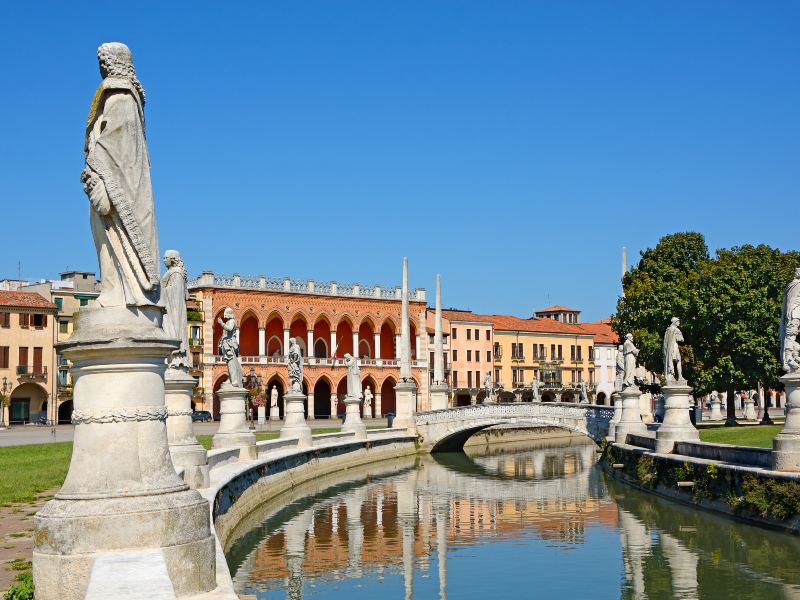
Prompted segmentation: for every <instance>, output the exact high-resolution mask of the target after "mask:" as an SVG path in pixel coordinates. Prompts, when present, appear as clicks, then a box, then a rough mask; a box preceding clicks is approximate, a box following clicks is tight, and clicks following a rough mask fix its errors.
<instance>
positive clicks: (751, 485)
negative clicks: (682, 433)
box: [601, 443, 800, 534]
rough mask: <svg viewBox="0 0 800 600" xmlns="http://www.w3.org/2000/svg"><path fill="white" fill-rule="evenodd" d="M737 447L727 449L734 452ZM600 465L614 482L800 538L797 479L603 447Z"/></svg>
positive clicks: (689, 458) (616, 446)
mask: <svg viewBox="0 0 800 600" xmlns="http://www.w3.org/2000/svg"><path fill="white" fill-rule="evenodd" d="M735 449H736V447H731V451H732V452H734V451H735ZM601 465H602V467H603V470H604V471H605V472H606V473H607V474H609V475H610V476H611V477H613V478H614V479H616V480H617V481H621V482H623V483H625V484H627V485H630V486H633V487H635V488H638V489H640V490H643V491H646V492H649V493H653V494H656V495H659V496H662V497H665V498H669V499H672V500H676V501H678V502H681V503H684V504H690V505H693V506H696V507H700V508H703V509H706V510H710V511H714V512H718V513H722V514H725V515H728V516H730V517H733V518H735V519H739V520H742V521H746V522H749V523H753V524H757V525H761V526H766V527H770V528H773V529H780V530H784V531H787V532H790V533H793V534H800V474H798V473H786V472H778V471H771V470H768V469H765V468H761V467H755V466H747V465H738V464H731V463H730V462H720V461H715V460H707V459H703V458H696V457H693V456H685V455H680V454H657V453H655V452H653V451H652V450H650V449H648V448H643V447H639V446H631V445H628V444H616V443H604V444H603V445H602V458H601Z"/></svg>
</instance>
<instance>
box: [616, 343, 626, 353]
mask: <svg viewBox="0 0 800 600" xmlns="http://www.w3.org/2000/svg"><path fill="white" fill-rule="evenodd" d="M617 350H619V351H620V352H622V351H623V350H625V347H624V346H623V345H622V344H620V345H619V346H617Z"/></svg>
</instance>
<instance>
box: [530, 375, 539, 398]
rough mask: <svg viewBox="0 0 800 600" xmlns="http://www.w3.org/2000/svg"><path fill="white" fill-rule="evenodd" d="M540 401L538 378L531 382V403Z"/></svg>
mask: <svg viewBox="0 0 800 600" xmlns="http://www.w3.org/2000/svg"><path fill="white" fill-rule="evenodd" d="M538 401H539V382H538V381H537V379H536V377H534V378H533V381H531V402H538Z"/></svg>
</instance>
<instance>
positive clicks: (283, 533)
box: [226, 438, 800, 600]
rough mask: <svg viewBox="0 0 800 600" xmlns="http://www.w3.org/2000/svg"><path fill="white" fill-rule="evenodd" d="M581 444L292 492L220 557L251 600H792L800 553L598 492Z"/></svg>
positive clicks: (425, 465)
mask: <svg viewBox="0 0 800 600" xmlns="http://www.w3.org/2000/svg"><path fill="white" fill-rule="evenodd" d="M595 448H596V447H595V446H594V444H591V443H586V444H581V443H579V444H577V445H576V444H575V440H574V438H573V439H572V440H571V441H570V440H563V441H560V442H559V441H557V440H548V441H542V442H541V443H537V442H528V443H525V444H524V445H520V444H515V445H513V446H512V445H504V446H494V447H492V448H491V450H488V449H484V450H482V451H474V450H472V451H470V452H469V454H462V453H447V454H438V455H432V456H427V455H426V456H414V457H410V458H407V459H400V460H394V461H388V462H383V463H380V464H375V465H370V466H368V467H361V468H356V469H351V470H348V471H345V472H343V473H339V474H336V475H333V476H329V477H324V478H320V479H318V480H316V481H314V482H310V483H309V484H306V485H304V486H300V487H298V488H297V489H295V490H294V492H292V493H291V494H287V495H284V496H282V497H280V498H277V499H276V500H275V501H273V502H270V503H268V504H265V505H264V506H262V507H261V508H260V509H259V510H257V511H256V512H254V513H253V514H251V515H250V516H249V517H248V518H247V519H245V521H243V522H242V523H241V524H240V526H239V529H238V530H237V531H236V535H235V541H234V542H233V543H232V545H231V547H230V548H227V549H226V557H227V560H228V564H229V566H230V569H231V574H232V575H233V578H234V583H235V587H236V591H237V592H238V593H239V594H240V595H243V596H245V597H250V598H258V599H265V598H269V599H273V598H275V599H277V598H320V599H322V598H327V599H347V600H357V599H362V598H364V599H367V598H369V599H370V600H374V599H377V598H380V599H384V598H386V599H389V598H400V599H403V598H406V599H408V598H416V599H429V598H430V599H435V598H441V599H444V598H448V597H449V598H450V599H451V600H461V599H463V598H480V599H498V600H499V599H505V598H554V599H557V600H565V599H568V598H591V599H602V598H613V599H628V598H631V599H638V598H725V599H731V598H732V599H734V600H745V599H748V600H749V599H761V598H764V599H766V598H796V599H800V540H798V539H797V538H796V537H793V536H790V535H788V534H783V533H778V532H773V531H768V530H764V529H761V528H756V527H752V526H748V525H744V524H739V523H736V522H733V521H731V520H729V519H724V518H722V517H718V516H716V515H713V514H710V513H707V512H702V511H697V510H694V509H692V508H691V507H686V506H682V505H678V504H674V503H672V502H669V501H666V500H662V499H659V498H655V497H652V496H650V495H647V494H643V493H640V492H637V491H634V490H631V489H630V488H627V487H625V486H622V485H620V484H618V483H616V482H614V481H613V480H610V479H608V478H607V477H606V476H605V475H604V474H603V473H602V472H601V471H600V469H599V468H598V466H597V465H596V464H595V463H596V460H597V454H596V452H595Z"/></svg>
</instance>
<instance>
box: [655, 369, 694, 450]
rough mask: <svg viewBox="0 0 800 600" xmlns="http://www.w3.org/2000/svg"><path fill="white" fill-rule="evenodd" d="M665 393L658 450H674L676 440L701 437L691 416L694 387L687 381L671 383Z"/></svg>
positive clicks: (658, 435) (689, 440) (659, 428)
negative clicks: (690, 409) (687, 383)
mask: <svg viewBox="0 0 800 600" xmlns="http://www.w3.org/2000/svg"><path fill="white" fill-rule="evenodd" d="M661 389H662V392H663V394H664V421H663V422H662V423H661V425H659V427H658V430H657V431H656V452H659V453H662V454H667V453H670V452H672V450H673V448H674V446H675V442H694V441H697V440H699V439H700V436H699V435H698V433H697V429H695V427H694V425H692V421H691V419H690V417H689V407H690V406H691V395H690V394H691V393H692V388H691V387H689V386H688V385H686V383H685V382H678V383H670V384H669V385H665V386H664V387H663V388H661Z"/></svg>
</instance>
